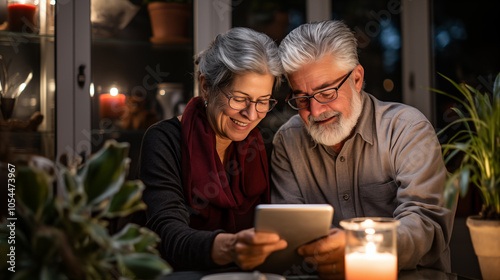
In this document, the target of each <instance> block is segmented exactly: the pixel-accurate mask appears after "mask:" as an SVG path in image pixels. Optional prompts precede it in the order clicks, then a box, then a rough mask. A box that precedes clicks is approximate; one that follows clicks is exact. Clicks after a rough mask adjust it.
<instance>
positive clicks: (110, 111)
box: [99, 88, 125, 119]
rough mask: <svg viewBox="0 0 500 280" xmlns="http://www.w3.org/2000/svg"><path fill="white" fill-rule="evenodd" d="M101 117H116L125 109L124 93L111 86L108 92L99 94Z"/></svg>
mask: <svg viewBox="0 0 500 280" xmlns="http://www.w3.org/2000/svg"><path fill="white" fill-rule="evenodd" d="M99 107H100V110H99V112H100V115H101V118H107V119H118V118H120V117H121V116H122V114H123V112H124V111H125V95H123V94H121V93H118V89H117V88H112V89H111V90H110V92H109V93H103V94H101V95H99Z"/></svg>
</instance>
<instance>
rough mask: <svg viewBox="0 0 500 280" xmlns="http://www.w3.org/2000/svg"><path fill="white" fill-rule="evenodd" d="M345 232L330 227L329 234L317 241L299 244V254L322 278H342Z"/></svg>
mask: <svg viewBox="0 0 500 280" xmlns="http://www.w3.org/2000/svg"><path fill="white" fill-rule="evenodd" d="M344 249H345V232H344V231H343V230H341V229H337V228H336V229H331V230H330V234H329V235H328V236H327V237H325V238H323V239H321V240H318V241H315V242H313V243H310V244H307V245H304V246H301V247H300V248H299V249H298V253H299V255H301V256H303V257H304V259H305V260H306V262H307V263H308V264H309V265H311V267H316V270H317V271H318V275H319V277H320V278H322V279H344V277H345V275H344Z"/></svg>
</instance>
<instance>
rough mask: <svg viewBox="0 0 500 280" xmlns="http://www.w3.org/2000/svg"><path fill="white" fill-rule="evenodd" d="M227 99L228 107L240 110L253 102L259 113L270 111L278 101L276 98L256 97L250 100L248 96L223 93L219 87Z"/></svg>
mask: <svg viewBox="0 0 500 280" xmlns="http://www.w3.org/2000/svg"><path fill="white" fill-rule="evenodd" d="M219 90H220V91H221V92H222V93H223V94H224V95H225V96H226V97H227V99H228V104H229V107H231V109H233V110H237V111H241V110H244V109H246V108H248V106H250V103H255V110H256V111H257V112H259V113H267V112H269V111H271V110H272V109H273V108H274V106H276V103H278V100H276V99H272V98H270V99H257V101H252V100H250V98H248V97H244V96H237V95H228V94H227V93H225V92H224V91H223V90H222V89H219Z"/></svg>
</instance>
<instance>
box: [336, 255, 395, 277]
mask: <svg viewBox="0 0 500 280" xmlns="http://www.w3.org/2000/svg"><path fill="white" fill-rule="evenodd" d="M397 266H398V261H397V257H396V256H394V255H392V254H389V253H366V254H365V253H358V252H355V253H350V254H347V255H346V256H345V276H346V280H396V279H398V269H397Z"/></svg>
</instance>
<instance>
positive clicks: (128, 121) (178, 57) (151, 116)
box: [90, 0, 194, 177]
mask: <svg viewBox="0 0 500 280" xmlns="http://www.w3.org/2000/svg"><path fill="white" fill-rule="evenodd" d="M187 2H189V1H187ZM163 4H165V6H163ZM160 13H165V15H162V14H160ZM156 14H159V15H156ZM174 16H179V17H178V18H175V19H174V18H173V17H174ZM156 17H159V18H160V22H159V23H158V24H159V25H158V26H156V25H153V22H154V23H155V24H156V22H155V21H156V20H157V19H156ZM161 20H163V21H161ZM91 24H92V43H91V56H92V58H91V65H92V71H91V73H92V84H91V89H90V94H91V99H92V100H91V102H92V103H91V107H92V109H91V127H92V140H93V141H92V152H95V151H96V150H98V149H99V148H100V147H101V146H102V145H103V144H104V142H105V141H106V140H108V139H115V140H117V141H119V142H128V143H129V144H130V152H129V157H130V158H131V166H130V170H129V177H136V175H137V172H138V170H137V161H138V157H139V152H140V146H141V141H142V137H143V135H144V132H145V131H146V129H147V128H148V127H149V126H150V125H151V124H153V123H155V122H157V121H160V120H162V119H168V118H171V117H173V116H176V115H180V114H181V113H182V111H183V109H184V106H185V104H186V102H187V101H189V98H190V97H192V96H193V72H194V67H193V8H192V5H191V4H190V3H182V4H181V3H158V2H156V3H154V4H149V5H145V4H142V1H141V0H136V1H134V0H127V1H125V0H124V1H108V0H91ZM167 27H170V28H173V31H172V30H160V28H167Z"/></svg>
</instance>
